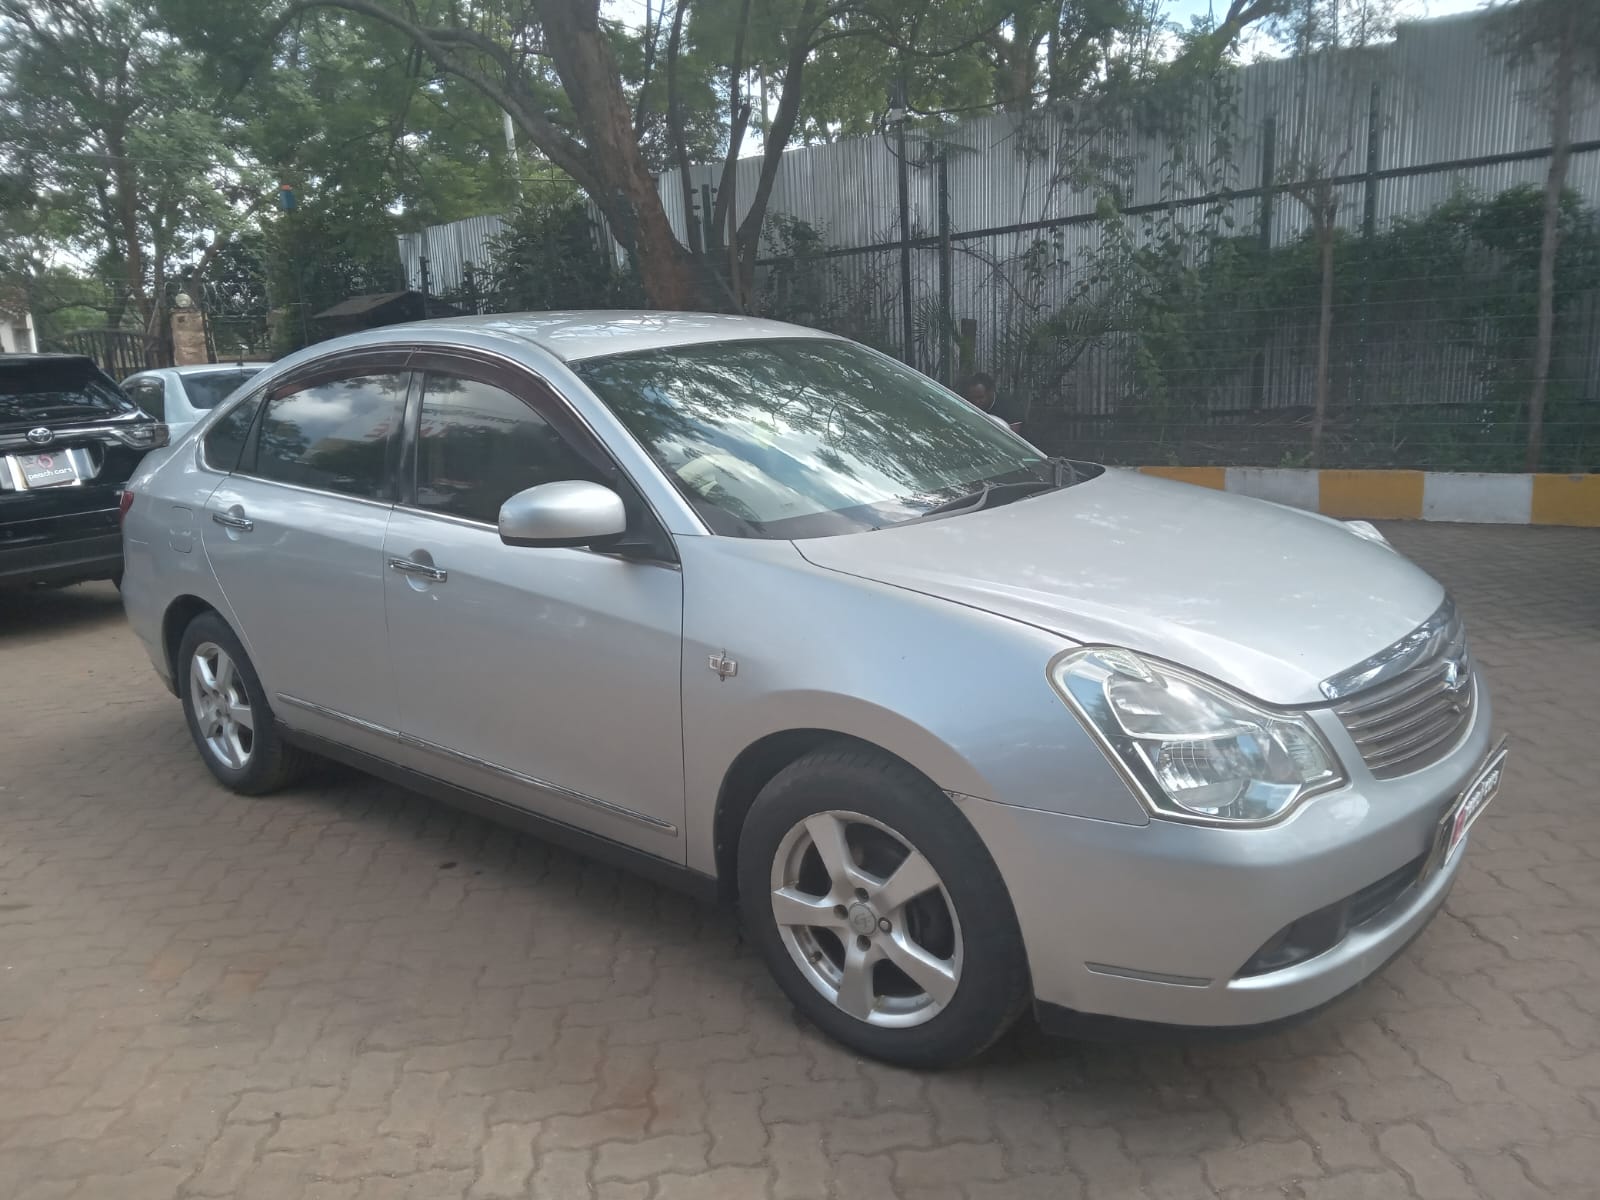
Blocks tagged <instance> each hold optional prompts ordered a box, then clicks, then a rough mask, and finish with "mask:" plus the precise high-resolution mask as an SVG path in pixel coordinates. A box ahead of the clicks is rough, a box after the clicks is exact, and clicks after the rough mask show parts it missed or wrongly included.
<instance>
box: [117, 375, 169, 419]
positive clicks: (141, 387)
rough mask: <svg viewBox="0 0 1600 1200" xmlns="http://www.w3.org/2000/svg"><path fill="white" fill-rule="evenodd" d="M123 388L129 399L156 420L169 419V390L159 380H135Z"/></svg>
mask: <svg viewBox="0 0 1600 1200" xmlns="http://www.w3.org/2000/svg"><path fill="white" fill-rule="evenodd" d="M123 388H124V390H125V391H126V392H127V393H128V397H129V399H131V400H132V401H133V402H134V403H135V404H137V405H138V406H139V407H140V408H142V409H144V410H145V412H147V413H149V414H150V415H151V416H152V417H154V418H155V419H156V420H158V421H165V420H166V419H167V389H166V387H165V386H164V385H163V384H162V382H161V381H160V380H159V379H135V380H134V381H133V382H132V383H129V384H124V385H123Z"/></svg>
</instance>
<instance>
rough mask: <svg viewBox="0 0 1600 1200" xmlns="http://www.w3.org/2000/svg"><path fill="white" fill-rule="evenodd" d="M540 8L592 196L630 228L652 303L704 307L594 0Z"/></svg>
mask: <svg viewBox="0 0 1600 1200" xmlns="http://www.w3.org/2000/svg"><path fill="white" fill-rule="evenodd" d="M539 12H540V16H541V17H542V19H543V24H544V30H545V42H546V46H547V47H548V49H549V53H550V57H551V59H552V60H553V62H554V63H555V68H556V73H557V74H558V75H559V76H560V77H561V84H562V87H563V88H564V89H565V91H566V93H567V99H568V100H569V101H570V102H571V104H572V109H573V113H574V115H575V116H576V117H577V119H578V123H579V126H580V127H581V128H582V130H583V132H584V135H585V137H584V141H585V143H586V145H587V148H588V151H589V153H588V158H589V160H590V165H591V166H592V169H593V170H594V173H595V175H596V176H597V177H598V182H599V184H600V188H599V192H600V194H597V195H595V196H594V197H593V199H594V202H595V203H596V204H597V205H599V206H600V210H601V211H602V212H604V213H605V214H606V218H607V219H608V220H610V221H611V222H612V223H613V224H614V225H619V226H621V227H622V228H625V229H627V230H628V231H629V232H630V233H631V234H632V245H633V251H634V256H635V261H637V262H638V264H639V279H640V282H641V283H642V284H643V285H644V293H645V298H646V300H648V301H649V303H650V304H651V305H652V306H654V307H656V308H666V309H692V308H700V307H704V306H705V305H704V300H703V294H702V292H701V288H700V285H699V279H698V278H697V277H696V274H695V272H694V269H693V266H692V264H691V263H690V261H689V258H688V256H687V255H686V254H685V253H684V252H683V246H682V245H681V244H680V243H679V242H678V238H677V235H676V234H674V233H673V232H672V224H671V222H670V221H668V220H667V212H666V209H665V208H663V207H662V205H661V195H660V193H658V192H657V191H656V182H655V179H654V177H652V175H651V174H650V169H649V167H648V166H647V165H646V164H645V161H644V155H643V154H642V153H641V152H640V150H639V142H638V139H637V138H635V137H634V136H633V113H632V111H631V110H630V109H629V106H628V101H627V97H626V96H624V95H623V93H622V84H621V82H620V79H619V77H618V74H617V65H616V62H615V61H614V59H613V57H612V54H611V47H610V44H609V43H608V42H607V41H606V37H605V34H604V32H603V31H602V30H601V28H600V21H599V6H598V0H545V2H544V3H542V4H540V5H539Z"/></svg>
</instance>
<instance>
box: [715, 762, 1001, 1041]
mask: <svg viewBox="0 0 1600 1200" xmlns="http://www.w3.org/2000/svg"><path fill="white" fill-rule="evenodd" d="M739 895H740V908H741V911H742V913H743V917H744V922H745V926H746V929H747V930H748V932H749V935H750V937H751V939H752V941H753V942H754V943H755V944H756V945H757V946H758V947H759V948H760V950H761V952H762V954H763V956H764V957H765V958H766V961H767V965H768V966H769V967H770V968H771V970H772V973H773V975H774V977H775V978H776V979H777V981H778V983H779V985H780V986H781V987H782V988H783V990H784V992H785V993H787V995H788V996H789V999H790V1000H791V1001H793V1002H794V1004H795V1006H796V1007H798V1008H799V1009H800V1010H801V1011H802V1012H803V1013H805V1015H806V1016H807V1017H809V1018H810V1019H811V1020H812V1021H813V1022H814V1023H816V1024H817V1025H818V1026H820V1027H821V1028H822V1029H823V1030H824V1031H826V1032H827V1033H829V1034H831V1035H832V1036H833V1037H835V1038H837V1039H838V1040H839V1041H841V1042H843V1043H845V1044H846V1045H847V1046H850V1047H851V1048H852V1049H855V1050H858V1051H860V1052H861V1053H863V1054H868V1055H871V1056H872V1057H874V1058H880V1059H883V1060H885V1061H888V1062H892V1063H897V1064H900V1065H902V1066H915V1067H940V1066H948V1065H950V1064H952V1063H956V1062H960V1061H962V1060H964V1059H967V1058H971V1057H972V1056H973V1055H976V1054H978V1053H980V1052H981V1051H983V1050H984V1049H986V1048H987V1047H988V1046H989V1045H990V1044H992V1043H993V1042H994V1041H995V1040H996V1039H997V1038H998V1037H1000V1035H1001V1034H1003V1033H1004V1032H1005V1031H1006V1029H1007V1028H1008V1027H1009V1026H1010V1025H1011V1023H1012V1022H1013V1021H1014V1020H1015V1019H1016V1017H1017V1015H1018V1014H1019V1013H1020V1012H1021V1010H1022V1007H1023V1005H1024V1003H1025V1002H1026V999H1027V995H1028V974H1027V962H1026V958H1025V955H1024V952H1023V947H1022V938H1021V934H1020V933H1019V931H1018V929H1017V922H1016V917H1015V915H1014V914H1013V912H1012V907H1011V899H1010V896H1009V894H1008V893H1007V891H1006V887H1005V883H1004V881H1003V880H1002V878H1001V876H1000V872H999V870H998V868H996V866H995V864H994V861H993V860H992V859H991V858H990V857H989V854H988V852H987V850H986V849H985V848H984V846H983V844H982V843H981V842H980V841H979V840H978V837H977V835H976V834H975V833H974V832H973V830H972V828H971V826H970V825H969V824H968V823H967V821H966V819H965V818H964V817H962V815H961V814H960V812H959V811H957V809H956V807H955V805H954V804H953V803H952V802H951V801H950V799H949V797H947V796H946V795H945V794H944V793H943V792H942V791H940V790H939V789H938V788H937V787H935V786H934V785H933V784H931V783H929V782H928V781H927V780H926V779H925V778H923V777H922V776H921V775H919V774H917V773H916V772H915V771H913V770H911V769H910V768H909V767H908V766H906V765H905V764H904V763H902V762H900V761H898V760H896V759H893V758H890V757H889V756H887V755H884V754H879V753H876V752H874V751H872V750H870V749H867V748H862V747H857V746H854V745H850V744H847V743H841V744H839V745H837V746H832V747H827V748H823V749H821V750H818V751H815V752H813V753H811V754H808V755H806V756H805V757H803V758H801V759H800V760H798V761H797V762H795V763H793V764H791V765H790V766H789V767H787V768H785V769H784V770H783V771H782V772H780V773H779V774H778V775H777V776H776V777H775V778H774V779H773V780H772V782H770V783H769V784H768V785H767V786H766V787H765V788H764V789H763V790H762V792H761V794H760V796H759V797H758V798H757V799H756V802H755V804H754V806H753V807H752V808H751V810H750V814H749V816H748V817H747V818H746V821H745V825H744V830H743V832H742V834H741V836H740V842H739Z"/></svg>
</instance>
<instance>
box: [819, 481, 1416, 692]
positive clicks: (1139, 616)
mask: <svg viewBox="0 0 1600 1200" xmlns="http://www.w3.org/2000/svg"><path fill="white" fill-rule="evenodd" d="M796 546H797V548H798V549H799V551H800V553H801V554H802V555H804V556H805V558H806V559H807V561H809V562H811V563H812V564H814V565H815V566H818V567H822V568H826V569H828V570H833V571H841V572H844V573H846V574H850V575H856V576H859V577H861V578H863V579H871V580H874V581H877V582H879V583H885V584H891V585H894V586H897V587H903V588H907V589H910V590H912V591H916V592H922V593H924V594H926V595H930V596H938V597H942V598H944V599H946V600H951V601H955V602H956V603H959V604H965V605H969V606H971V607H973V608H979V609H983V610H986V611H988V612H992V613H997V614H999V615H1001V616H1005V617H1009V618H1012V619H1014V620H1018V621H1024V622H1026V623H1028V624H1030V625H1035V626H1038V627H1040V628H1043V629H1048V630H1051V631H1053V632H1056V633H1059V634H1061V635H1063V636H1065V637H1068V638H1071V639H1073V640H1075V641H1079V642H1088V643H1100V644H1110V645H1117V646H1126V647H1128V648H1130V649H1134V650H1140V651H1143V652H1145V653H1148V654H1151V655H1155V656H1157V657H1160V658H1164V659H1167V660H1168V661H1171V662H1176V663H1180V664H1183V665H1185V666H1188V667H1191V668H1193V669H1195V670H1198V671H1202V672H1204V673H1205V674H1207V675H1210V676H1212V677H1213V678H1216V679H1220V680H1222V681H1224V682H1226V683H1229V684H1232V685H1233V686H1234V687H1237V688H1240V689H1242V690H1244V691H1245V692H1247V693H1249V694H1251V695H1254V696H1257V697H1259V698H1260V699H1263V700H1266V701H1269V702H1272V703H1278V704H1308V703H1314V702H1317V701H1319V700H1321V699H1322V694H1321V692H1320V691H1319V690H1318V684H1320V683H1321V682H1322V680H1324V679H1327V678H1328V677H1329V676H1331V675H1335V674H1337V673H1338V672H1340V671H1342V670H1344V669H1346V668H1348V667H1351V666H1353V665H1355V664H1356V663H1358V662H1360V661H1361V660H1362V659H1365V658H1367V657H1368V656H1370V655H1372V654H1375V653H1376V652H1377V651H1379V650H1382V649H1383V648H1384V647H1386V646H1388V645H1390V644H1391V643H1393V642H1395V641H1397V640H1398V639H1400V638H1401V637H1403V636H1404V635H1405V634H1407V633H1409V632H1411V631H1412V630H1413V629H1415V628H1416V627H1417V626H1418V625H1420V624H1421V623H1422V622H1423V621H1425V620H1427V618H1428V617H1429V616H1431V615H1432V614H1433V612H1434V610H1435V609H1437V608H1438V607H1439V605H1440V604H1441V603H1442V602H1443V599H1444V591H1443V589H1442V588H1441V587H1440V586H1439V584H1437V583H1436V582H1434V580H1432V579H1431V578H1430V577H1429V576H1428V575H1426V574H1425V573H1424V572H1423V571H1421V570H1420V569H1419V568H1417V567H1415V566H1413V565H1412V564H1411V563H1409V562H1407V561H1406V560H1405V559H1404V558H1401V557H1400V556H1399V555H1398V554H1396V553H1394V552H1393V551H1391V550H1388V549H1386V548H1385V547H1383V546H1380V545H1378V544H1376V543H1374V542H1371V541H1368V540H1366V539H1364V538H1361V537H1357V536H1356V535H1355V534H1353V533H1351V532H1350V530H1349V529H1348V528H1346V527H1345V526H1344V525H1343V524H1342V523H1340V522H1337V521H1330V520H1328V519H1327V518H1325V517H1319V516H1315V515H1312V514H1309V513H1304V512H1299V511H1296V510H1294V509H1290V508H1284V507H1282V506H1280V505H1276V504H1269V503H1267V502H1265V501H1261V500H1252V499H1249V498H1246V497H1243V496H1232V495H1229V494H1227V493H1225V492H1216V491H1210V490H1208V489H1205V488H1198V487H1190V486H1187V485H1184V484H1178V483H1172V482H1169V481H1167V480H1163V479H1156V478H1152V477H1150V476H1146V475H1140V474H1137V473H1135V472H1132V471H1120V470H1110V471H1106V472H1104V473H1103V474H1101V475H1099V476H1097V477H1096V478H1094V479H1090V480H1087V481H1085V482H1083V483H1079V484H1076V485H1074V486H1073V487H1069V488H1065V489H1062V490H1060V491H1056V492H1050V493H1048V494H1045V495H1041V496H1035V497H1031V498H1029V499H1025V500H1018V501H1015V502H1013V503H1011V504H1007V505H1003V506H1001V507H999V508H995V509H990V510H987V511H982V512H976V513H969V514H965V515H959V516H951V517H946V518H943V519H937V520H931V521H923V522H918V523H916V524H910V525H900V526H895V527H892V528H889V529H880V530H874V531H871V532H867V533H857V534H848V535H844V536H841V537H830V538H813V539H808V540H805V541H800V542H797V543H796Z"/></svg>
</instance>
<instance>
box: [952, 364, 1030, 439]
mask: <svg viewBox="0 0 1600 1200" xmlns="http://www.w3.org/2000/svg"><path fill="white" fill-rule="evenodd" d="M961 394H962V395H963V396H965V397H966V399H967V403H968V404H970V405H972V407H973V408H976V409H978V410H980V411H982V412H986V413H988V414H989V418H990V419H991V420H993V421H997V422H999V423H1000V424H1001V425H1004V426H1005V427H1006V428H1008V429H1011V430H1013V431H1016V430H1020V429H1021V428H1022V422H1020V421H1008V420H1006V419H1005V417H1003V416H1001V415H1000V413H999V412H997V411H996V410H995V395H994V376H993V375H990V374H988V373H987V372H984V371H979V372H977V373H976V374H974V375H969V376H967V379H966V382H965V383H963V384H962V385H961Z"/></svg>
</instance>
